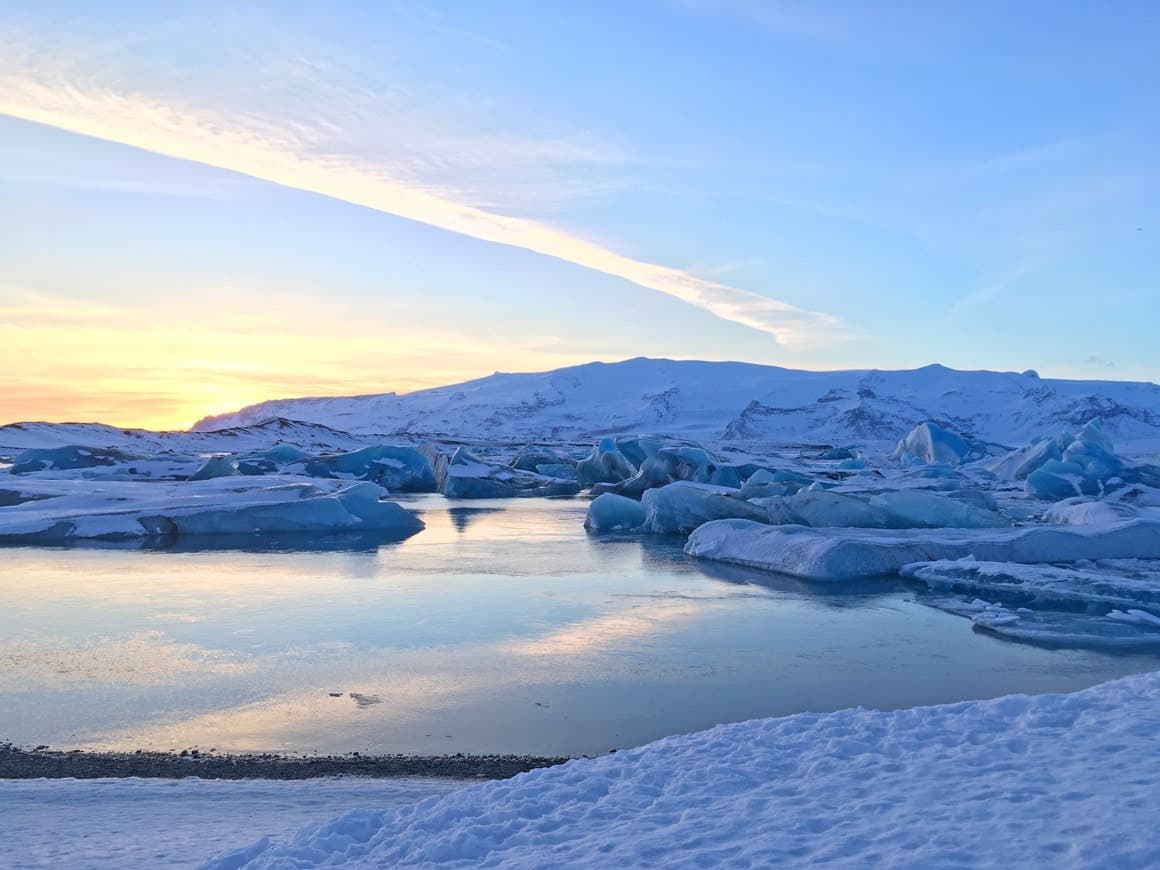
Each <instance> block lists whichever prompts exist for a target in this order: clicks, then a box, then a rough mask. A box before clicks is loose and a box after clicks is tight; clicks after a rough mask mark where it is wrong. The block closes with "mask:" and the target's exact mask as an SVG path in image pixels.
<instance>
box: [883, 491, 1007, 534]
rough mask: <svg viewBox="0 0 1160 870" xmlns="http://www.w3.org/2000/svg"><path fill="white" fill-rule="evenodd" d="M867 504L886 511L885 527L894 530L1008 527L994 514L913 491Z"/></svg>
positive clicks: (979, 508)
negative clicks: (887, 518) (887, 515)
mask: <svg viewBox="0 0 1160 870" xmlns="http://www.w3.org/2000/svg"><path fill="white" fill-rule="evenodd" d="M870 504H871V505H873V506H875V507H879V508H882V509H883V510H884V511H886V513H887V514H889V520H888V522H887V525H888V526H889V527H891V528H895V529H947V528H950V529H987V528H998V527H1000V526H1009V525H1010V523H1009V522H1007V520H1006V519H1004V518H1003V517H1002V515H1000V514H998V513H996V512H995V511H992V510H988V509H987V508H984V507H978V506H976V505H973V504H969V503H967V502H964V501H960V500H958V499H953V498H947V497H946V496H943V495H937V494H935V493H933V492H922V491H921V490H916V489H900V490H894V491H892V492H884V493H882V494H881V495H877V496H874V497H873V498H871V499H870Z"/></svg>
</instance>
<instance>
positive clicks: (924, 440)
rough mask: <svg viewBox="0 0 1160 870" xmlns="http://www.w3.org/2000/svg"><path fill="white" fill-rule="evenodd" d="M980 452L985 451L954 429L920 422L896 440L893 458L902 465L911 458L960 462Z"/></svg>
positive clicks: (915, 460) (931, 462) (975, 457)
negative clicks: (896, 445) (904, 435)
mask: <svg viewBox="0 0 1160 870" xmlns="http://www.w3.org/2000/svg"><path fill="white" fill-rule="evenodd" d="M983 455H985V451H983V450H981V449H979V448H978V447H976V446H975V445H973V444H971V442H969V441H967V439H965V438H963V437H962V436H961V435H959V434H958V433H957V432H952V431H951V430H950V429H943V428H942V427H941V426H937V425H935V424H934V423H920V424H919V425H917V426H915V427H914V428H913V429H912V430H910V433H909V434H908V435H907V436H906V437H905V438H903V439H902V440H901V441H899V442H898V447H896V448H895V450H894V453H893V454H892V458H894V459H897V460H898V461H899V462H901V463H902V464H903V465H908V464H910V463H912V462H925V463H928V464H933V463H936V462H937V463H944V464H946V465H961V464H962V463H964V462H967V461H968V460H970V459H977V458H980V457H981V456H983Z"/></svg>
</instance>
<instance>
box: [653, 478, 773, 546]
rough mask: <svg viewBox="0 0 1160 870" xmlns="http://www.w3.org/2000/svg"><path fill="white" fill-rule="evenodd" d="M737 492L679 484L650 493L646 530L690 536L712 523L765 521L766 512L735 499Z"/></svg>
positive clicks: (705, 486)
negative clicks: (699, 528) (738, 520)
mask: <svg viewBox="0 0 1160 870" xmlns="http://www.w3.org/2000/svg"><path fill="white" fill-rule="evenodd" d="M736 493H737V490H731V489H728V488H726V487H719V486H712V485H709V484H699V483H692V482H688V481H678V482H676V483H670V484H669V485H668V486H663V487H661V488H659V489H650V490H647V491H646V492H645V493H644V495H643V496H642V497H641V505H642V506H643V509H644V514H645V518H644V525H643V530H644V531H646V532H650V533H652V534H657V535H687V534H689V533H690V532H692V531H693V530H694V529H696V528H697V527H698V526H700V525H702V524H704V523H707V522H709V521H710V520H719V519H724V518H727V517H734V518H745V519H750V520H757V521H762V522H763V521H764V520H765V518H766V516H767V512H766V510H765V509H764V508H762V507H761V506H759V505H753V504H750V503H749V502H746V501H743V500H742V499H740V498H737V497H736Z"/></svg>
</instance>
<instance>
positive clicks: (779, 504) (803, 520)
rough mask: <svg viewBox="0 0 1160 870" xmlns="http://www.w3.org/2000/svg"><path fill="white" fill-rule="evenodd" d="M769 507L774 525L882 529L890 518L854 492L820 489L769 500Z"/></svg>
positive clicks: (771, 522)
mask: <svg viewBox="0 0 1160 870" xmlns="http://www.w3.org/2000/svg"><path fill="white" fill-rule="evenodd" d="M767 510H768V514H767V520H768V522H769V523H770V524H772V525H800V526H811V527H814V528H818V527H827V526H829V527H844V528H870V529H883V528H886V527H887V526H888V525H889V523H890V519H891V515H890V513H889V512H888V511H886V510H884V509H883V508H881V507H877V506H875V505H871V504H868V503H867V502H866V501H864V500H862V499H860V498H857V497H855V496H853V495H843V494H841V493H836V492H829V491H827V490H820V489H819V490H805V491H803V492H799V493H797V494H796V495H791V496H787V497H785V498H772V499H769V501H768V504H767Z"/></svg>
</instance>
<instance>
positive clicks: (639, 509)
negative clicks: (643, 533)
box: [584, 492, 645, 532]
mask: <svg viewBox="0 0 1160 870" xmlns="http://www.w3.org/2000/svg"><path fill="white" fill-rule="evenodd" d="M644 520H645V510H644V506H643V505H641V503H640V502H638V501H634V500H633V499H631V498H625V497H624V496H622V495H616V494H615V493H611V492H606V493H604V494H603V495H598V496H597V497H596V498H595V499H593V500H592V503H591V504H590V505H588V516H587V517H585V519H584V528H586V529H588V530H589V531H592V532H627V531H632V530H633V529H638V528H640V527H641V526H642V525H644Z"/></svg>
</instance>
